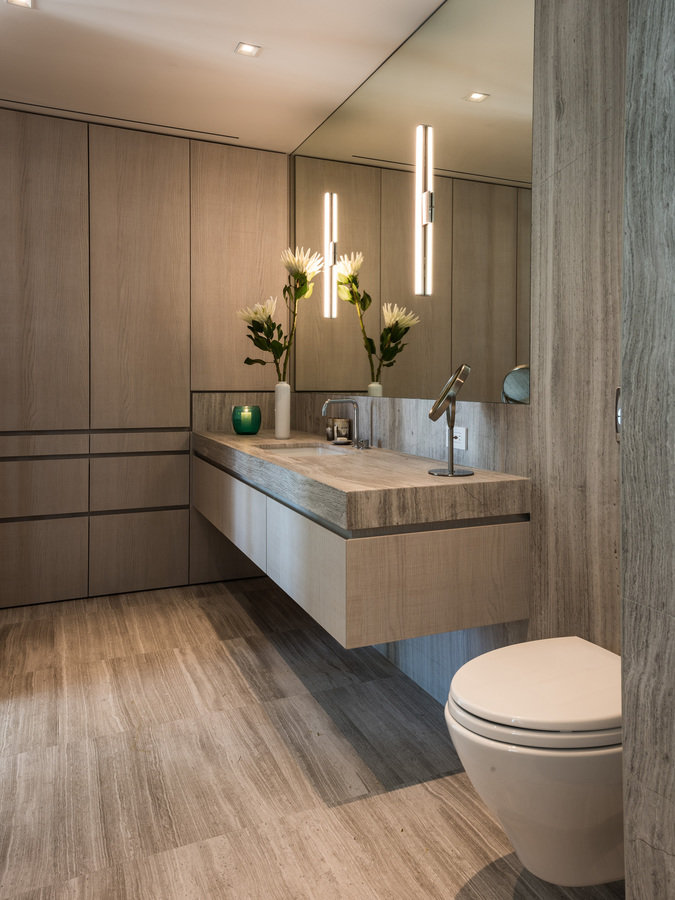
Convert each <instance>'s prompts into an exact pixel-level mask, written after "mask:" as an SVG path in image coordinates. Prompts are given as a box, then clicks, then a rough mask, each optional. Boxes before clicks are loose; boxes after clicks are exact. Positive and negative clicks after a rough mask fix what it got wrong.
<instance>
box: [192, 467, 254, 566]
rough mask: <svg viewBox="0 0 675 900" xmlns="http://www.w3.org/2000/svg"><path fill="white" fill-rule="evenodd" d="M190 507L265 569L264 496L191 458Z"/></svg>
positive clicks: (214, 468)
mask: <svg viewBox="0 0 675 900" xmlns="http://www.w3.org/2000/svg"><path fill="white" fill-rule="evenodd" d="M192 505H193V506H194V508H195V509H196V510H197V511H198V512H200V513H201V514H202V515H203V516H204V517H205V518H206V519H208V520H209V522H211V524H212V525H215V526H216V528H217V529H218V530H219V531H221V532H222V533H223V534H224V535H225V537H226V538H228V539H229V540H230V541H232V543H233V544H234V545H235V547H238V548H239V549H240V550H241V551H242V552H243V553H245V554H246V555H247V556H248V557H249V558H250V559H251V560H252V561H253V562H254V563H255V564H256V565H257V566H260V568H261V569H263V570H264V569H265V565H266V549H265V519H266V506H265V495H264V494H261V493H260V492H259V491H256V490H255V489H254V488H251V487H249V486H248V485H247V484H244V483H243V481H238V480H237V479H236V478H232V476H231V475H228V474H227V473H226V472H223V471H221V470H220V469H217V468H216V467H215V466H212V465H210V464H209V463H206V462H204V461H203V460H201V459H197V458H196V457H193V460H192Z"/></svg>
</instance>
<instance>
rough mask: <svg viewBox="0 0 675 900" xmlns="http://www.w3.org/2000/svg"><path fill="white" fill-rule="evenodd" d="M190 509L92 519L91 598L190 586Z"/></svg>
mask: <svg viewBox="0 0 675 900" xmlns="http://www.w3.org/2000/svg"><path fill="white" fill-rule="evenodd" d="M188 528H189V512H188V510H187V509H172V510H162V511H159V510H157V511H153V512H140V513H122V514H119V515H112V516H105V515H104V516H92V517H91V521H90V556H89V594H90V595H91V596H96V595H98V594H117V593H120V592H125V591H145V590H149V589H150V588H159V587H169V586H170V585H177V584H186V583H187V580H188Z"/></svg>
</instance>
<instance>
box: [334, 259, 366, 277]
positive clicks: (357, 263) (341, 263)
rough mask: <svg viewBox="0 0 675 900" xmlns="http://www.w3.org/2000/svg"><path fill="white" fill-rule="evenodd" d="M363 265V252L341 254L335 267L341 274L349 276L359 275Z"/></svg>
mask: <svg viewBox="0 0 675 900" xmlns="http://www.w3.org/2000/svg"><path fill="white" fill-rule="evenodd" d="M362 265H363V253H352V255H351V256H347V255H344V256H341V257H340V259H339V260H338V261H337V263H336V265H335V268H336V270H337V273H338V275H339V276H342V277H343V278H349V276H350V275H358V274H359V271H360V270H361V266H362Z"/></svg>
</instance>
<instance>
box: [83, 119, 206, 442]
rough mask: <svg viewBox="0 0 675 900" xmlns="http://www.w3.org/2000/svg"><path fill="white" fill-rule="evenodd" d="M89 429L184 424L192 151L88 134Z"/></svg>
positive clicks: (158, 140)
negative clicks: (89, 219)
mask: <svg viewBox="0 0 675 900" xmlns="http://www.w3.org/2000/svg"><path fill="white" fill-rule="evenodd" d="M89 143H90V148H89V154H90V179H91V189H90V190H91V427H92V428H94V429H103V428H125V429H128V428H178V427H182V426H189V424H190V402H189V401H190V372H189V364H190V331H189V328H190V250H189V248H190V208H189V203H190V197H189V178H190V172H189V142H188V141H186V140H184V139H181V138H174V137H168V136H166V135H158V134H147V133H143V132H136V131H128V130H125V129H121V128H109V127H106V126H102V125H91V126H90V138H89Z"/></svg>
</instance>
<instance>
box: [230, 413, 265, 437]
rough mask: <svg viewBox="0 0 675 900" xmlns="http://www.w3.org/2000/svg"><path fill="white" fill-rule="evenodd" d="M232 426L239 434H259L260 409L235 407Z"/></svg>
mask: <svg viewBox="0 0 675 900" xmlns="http://www.w3.org/2000/svg"><path fill="white" fill-rule="evenodd" d="M232 425H233V426H234V430H235V431H236V432H237V434H257V433H258V431H259V430H260V407H259V406H233V407H232Z"/></svg>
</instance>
